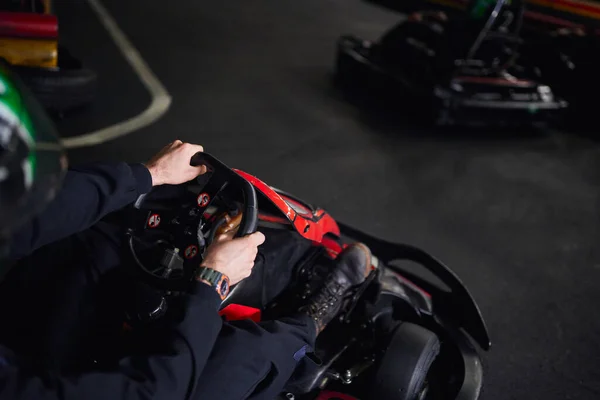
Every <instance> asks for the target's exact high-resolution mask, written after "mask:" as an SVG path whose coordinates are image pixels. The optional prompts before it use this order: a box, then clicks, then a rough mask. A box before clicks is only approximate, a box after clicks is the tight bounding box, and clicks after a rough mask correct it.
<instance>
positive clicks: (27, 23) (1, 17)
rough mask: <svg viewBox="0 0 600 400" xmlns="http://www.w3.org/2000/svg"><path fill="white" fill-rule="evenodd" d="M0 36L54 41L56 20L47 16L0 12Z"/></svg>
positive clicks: (56, 32)
mask: <svg viewBox="0 0 600 400" xmlns="http://www.w3.org/2000/svg"><path fill="white" fill-rule="evenodd" d="M0 36H8V37H21V38H36V39H56V38H57V37H58V20H57V18H56V17H55V16H54V15H47V14H36V13H20V12H0Z"/></svg>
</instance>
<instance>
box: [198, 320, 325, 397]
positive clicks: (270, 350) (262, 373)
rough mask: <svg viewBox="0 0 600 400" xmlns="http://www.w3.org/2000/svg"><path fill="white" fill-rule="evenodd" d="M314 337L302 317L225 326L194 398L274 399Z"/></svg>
mask: <svg viewBox="0 0 600 400" xmlns="http://www.w3.org/2000/svg"><path fill="white" fill-rule="evenodd" d="M315 338H316V329H315V324H314V322H313V321H312V320H311V319H310V318H309V317H308V316H306V315H297V316H294V317H289V318H282V319H280V320H278V321H266V322H259V323H254V322H252V321H249V320H244V321H233V322H228V323H224V324H223V328H222V329H221V332H220V334H219V338H218V340H217V342H216V344H215V347H214V348H213V350H212V352H211V355H210V358H209V360H208V363H207V364H206V366H205V368H204V370H203V372H202V375H201V377H200V382H198V386H197V389H196V391H195V393H196V395H195V397H194V399H198V400H200V399H227V400H228V399H246V398H251V399H269V400H271V399H274V398H275V397H276V396H277V395H278V394H279V393H280V392H281V391H282V390H283V387H284V386H285V384H286V382H287V381H288V380H289V379H290V377H291V376H292V373H293V372H294V370H295V368H296V366H297V364H298V362H299V361H300V360H301V359H302V358H303V357H304V354H305V353H306V352H307V351H311V349H312V347H313V346H314V342H315Z"/></svg>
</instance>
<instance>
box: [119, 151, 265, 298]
mask: <svg viewBox="0 0 600 400" xmlns="http://www.w3.org/2000/svg"><path fill="white" fill-rule="evenodd" d="M190 165H192V166H200V165H204V166H206V167H207V170H208V171H207V173H206V174H204V175H201V176H199V177H197V178H196V179H194V180H192V181H190V182H187V183H184V184H182V185H176V186H172V185H163V186H158V187H156V188H154V189H152V191H151V192H150V193H147V194H145V195H142V196H140V197H139V198H138V200H137V201H136V203H135V204H134V212H133V213H132V216H133V218H132V220H131V221H130V223H129V227H128V230H127V235H126V240H127V246H128V250H129V254H130V255H131V258H132V262H133V264H134V266H135V267H137V268H134V271H137V272H138V273H139V274H140V277H141V278H142V279H144V280H145V281H147V282H148V283H150V284H151V285H152V286H155V287H157V288H159V289H164V290H166V291H170V292H181V291H185V290H186V289H187V288H188V287H189V285H190V282H191V281H192V279H193V277H194V274H195V272H196V270H197V268H198V267H199V266H200V264H201V263H202V257H203V253H204V251H205V249H206V247H207V246H208V245H209V244H210V243H211V241H212V240H213V239H214V238H215V236H217V235H219V234H222V233H231V232H234V231H235V230H237V232H236V233H235V237H241V236H246V235H250V234H252V233H254V232H256V228H257V224H258V207H257V199H256V192H255V190H254V186H252V185H251V184H250V183H249V182H248V181H247V180H245V179H244V178H242V177H241V176H240V175H238V174H237V173H236V172H235V171H233V170H232V169H231V168H229V167H227V166H226V165H225V164H223V163H222V162H221V161H219V160H217V159H216V158H215V157H213V156H211V155H210V154H207V153H202V152H200V153H196V154H195V155H194V156H193V157H192V158H191V160H190Z"/></svg>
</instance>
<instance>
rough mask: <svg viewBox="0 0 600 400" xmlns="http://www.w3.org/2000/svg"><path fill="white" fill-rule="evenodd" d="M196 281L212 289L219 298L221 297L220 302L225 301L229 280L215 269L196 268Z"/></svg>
mask: <svg viewBox="0 0 600 400" xmlns="http://www.w3.org/2000/svg"><path fill="white" fill-rule="evenodd" d="M196 279H197V280H199V281H202V282H204V283H206V284H208V285H210V286H212V287H214V288H215V290H216V291H217V293H218V294H219V296H221V300H225V297H227V295H228V294H229V278H228V277H227V275H225V274H222V273H220V272H219V271H217V270H215V269H212V268H208V267H200V268H198V270H197V271H196Z"/></svg>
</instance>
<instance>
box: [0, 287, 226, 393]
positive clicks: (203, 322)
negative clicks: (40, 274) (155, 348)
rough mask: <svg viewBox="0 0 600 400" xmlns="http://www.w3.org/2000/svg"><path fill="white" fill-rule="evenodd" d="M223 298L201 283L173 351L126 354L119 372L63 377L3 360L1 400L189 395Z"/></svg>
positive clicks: (174, 333) (212, 336)
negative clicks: (128, 355)
mask: <svg viewBox="0 0 600 400" xmlns="http://www.w3.org/2000/svg"><path fill="white" fill-rule="evenodd" d="M220 302H221V301H220V298H219V296H218V295H217V293H216V292H215V291H214V289H213V288H211V287H209V286H207V285H204V284H202V283H198V284H197V287H196V289H195V292H194V293H193V294H192V295H190V302H189V306H188V309H187V311H186V315H185V316H184V318H183V320H182V322H180V323H179V324H178V325H177V326H176V327H175V329H174V330H173V331H172V332H171V333H172V334H171V335H170V336H171V337H170V343H171V344H170V346H169V348H168V351H164V352H162V353H161V354H154V355H147V356H134V357H129V358H124V359H122V360H121V362H120V363H119V365H118V367H117V368H115V369H114V370H110V371H102V372H89V373H83V374H81V375H70V376H67V375H65V376H59V375H56V374H50V373H44V374H41V373H33V372H31V371H28V370H26V369H23V368H22V367H21V368H19V367H18V366H16V365H14V364H10V363H9V364H8V365H7V364H4V365H3V364H2V363H0V400H5V399H6V400H8V399H10V400H20V399H28V400H29V399H36V400H71V399H72V400H75V399H77V400H79V399H86V400H96V399H98V400H100V399H102V400H105V399H111V400H120V399H124V400H125V399H126V400H138V399H140V400H141V399H144V400H147V399H157V400H161V399H168V400H175V399H176V400H183V399H188V398H190V397H191V396H192V394H193V392H194V390H195V387H196V385H197V382H198V380H199V379H200V373H201V372H202V369H203V368H204V366H205V364H206V362H207V360H208V356H209V354H210V351H211V349H212V348H213V346H214V343H215V341H216V338H217V335H218V333H219V330H220V329H221V324H222V322H221V319H220V317H219V316H218V313H217V309H218V308H219V305H220ZM0 355H1V354H0Z"/></svg>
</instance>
